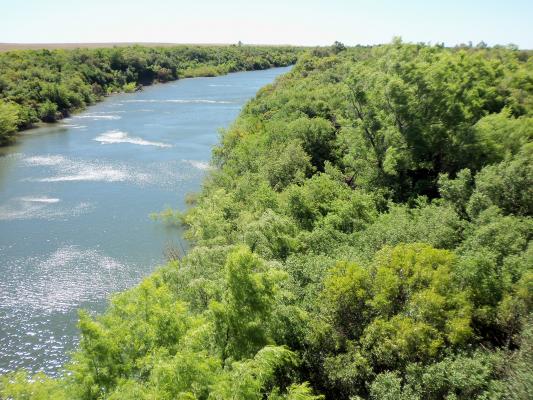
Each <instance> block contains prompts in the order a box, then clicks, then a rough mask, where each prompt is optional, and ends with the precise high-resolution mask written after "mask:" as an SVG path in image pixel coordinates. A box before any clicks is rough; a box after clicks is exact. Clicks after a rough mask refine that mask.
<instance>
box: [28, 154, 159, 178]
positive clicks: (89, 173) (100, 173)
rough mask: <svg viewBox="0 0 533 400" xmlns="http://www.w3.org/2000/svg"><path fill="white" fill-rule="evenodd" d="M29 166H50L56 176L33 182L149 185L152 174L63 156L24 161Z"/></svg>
mask: <svg viewBox="0 0 533 400" xmlns="http://www.w3.org/2000/svg"><path fill="white" fill-rule="evenodd" d="M23 162H24V163H25V164H26V165H29V166H34V167H35V166H49V167H51V168H52V170H53V171H54V172H55V175H53V176H48V177H45V178H29V179H26V180H29V181H32V182H75V181H93V182H125V181H128V182H134V183H139V184H142V183H147V182H149V181H150V174H147V173H144V172H140V171H138V170H135V169H134V168H131V167H129V166H127V165H122V164H114V163H109V162H102V161H99V160H90V161H86V160H76V159H70V158H66V157H63V156H59V155H58V156H55V155H49V156H35V157H27V158H25V159H23Z"/></svg>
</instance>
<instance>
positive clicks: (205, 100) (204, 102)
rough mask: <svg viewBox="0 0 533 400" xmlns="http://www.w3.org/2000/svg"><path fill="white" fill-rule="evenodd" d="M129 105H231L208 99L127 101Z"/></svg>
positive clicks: (224, 101) (229, 102)
mask: <svg viewBox="0 0 533 400" xmlns="http://www.w3.org/2000/svg"><path fill="white" fill-rule="evenodd" d="M125 101H126V102H127V103H179V104H231V103H232V102H231V101H226V100H207V99H162V100H157V99H138V100H125Z"/></svg>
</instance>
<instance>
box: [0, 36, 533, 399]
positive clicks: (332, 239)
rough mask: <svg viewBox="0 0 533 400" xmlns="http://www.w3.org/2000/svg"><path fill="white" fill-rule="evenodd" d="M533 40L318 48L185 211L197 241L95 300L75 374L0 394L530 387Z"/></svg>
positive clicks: (240, 132) (518, 392)
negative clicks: (100, 309)
mask: <svg viewBox="0 0 533 400" xmlns="http://www.w3.org/2000/svg"><path fill="white" fill-rule="evenodd" d="M243 48H246V47H243ZM532 56H533V54H531V52H527V51H525V52H522V51H519V50H516V49H512V48H502V47H495V48H487V47H486V46H477V47H476V48H455V49H449V48H444V47H443V46H440V45H438V46H428V45H423V44H416V45H415V44H403V43H401V42H400V41H398V40H396V41H394V42H393V43H391V44H388V45H381V46H375V47H360V46H359V47H354V48H347V47H345V46H344V45H342V44H341V43H336V44H335V45H334V46H333V47H331V48H319V49H310V50H308V51H306V52H304V53H301V54H300V55H299V57H298V62H297V64H296V65H295V67H294V68H293V69H292V71H291V72H290V73H288V74H286V75H284V76H281V77H280V78H278V79H277V80H276V81H275V82H274V83H273V84H271V85H268V86H266V87H264V88H262V89H261V90H260V91H259V92H258V94H257V96H256V98H255V99H253V100H252V101H250V102H249V103H248V104H247V105H246V107H245V108H244V110H243V111H242V113H241V115H240V116H239V118H238V119H237V120H236V121H235V122H234V124H233V125H232V126H231V127H230V128H229V129H227V130H226V131H224V132H223V134H222V137H221V143H220V145H219V146H218V147H217V148H216V149H215V150H214V153H213V162H212V163H213V166H214V167H215V168H214V169H213V170H212V171H211V172H210V174H209V176H208V177H207V179H206V181H205V182H204V186H203V188H202V191H201V193H199V194H198V195H197V196H196V197H195V200H194V204H193V206H192V207H191V208H190V209H189V210H187V211H186V212H184V213H167V214H168V218H171V219H172V218H175V219H177V220H178V222H180V223H182V224H184V225H185V226H186V227H187V233H186V235H187V238H188V240H189V241H190V242H191V244H192V247H191V250H190V252H189V253H188V254H187V256H186V257H184V258H183V259H182V260H179V261H178V260H173V261H171V262H169V264H168V265H166V266H164V267H162V268H161V269H160V270H158V271H157V272H156V273H154V274H153V275H152V276H150V277H148V278H146V279H145V281H143V282H142V283H141V284H140V285H139V286H137V287H135V288H133V289H131V290H129V291H126V292H125V293H122V294H118V295H116V296H115V297H114V299H113V301H112V303H111V305H110V307H109V309H108V311H107V312H106V313H105V314H104V315H101V316H96V317H93V316H89V315H88V314H86V313H82V314H80V325H79V326H80V329H81V344H80V349H79V350H78V351H77V352H76V353H75V354H74V356H73V359H72V362H71V364H69V365H68V366H67V367H66V370H65V373H64V375H62V376H61V377H59V378H56V379H50V378H46V377H44V376H42V375H38V376H36V377H33V379H31V380H28V376H27V375H25V374H24V373H16V374H12V375H6V376H5V377H3V378H2V380H1V381H0V396H4V397H7V398H11V397H13V398H34V399H38V398H62V397H63V398H74V399H76V398H79V399H119V398H120V399H129V398H131V399H133V398H135V399H154V398H158V399H176V398H179V399H321V398H326V399H346V400H349V399H376V400H377V399H404V400H407V399H409V400H415V399H420V400H422V399H435V400H437V399H439V400H440V399H465V400H466V399H469V400H470V399H479V400H481V399H526V398H530V397H531V395H532V393H531V387H532V386H531V382H532V380H533V371H532V369H531V346H532V337H533V336H532V329H533V323H532V321H533V320H532V315H531V313H532V311H533V253H532V248H533V247H532V246H531V238H532V235H533V220H532V208H533V206H532V204H533V197H532V192H531V190H532V189H531V188H532V187H533V185H532V181H531V179H532V176H533V174H532V172H533V171H532V170H531V168H532V160H531V155H532V147H531V146H532V144H531V138H532V135H533V131H532V128H533V126H532V123H531V118H533V103H532V99H533V96H532V94H533V93H532V92H533V85H532V82H533V68H532V66H533V57H532ZM120 60H122V59H120V58H119V60H117V61H116V62H117V63H118V62H119V61H120ZM114 62H115V61H114ZM120 62H123V63H124V64H122V65H128V66H130V65H134V64H135V63H134V60H132V59H128V61H120ZM124 68H125V70H126V71H127V70H128V68H129V67H124ZM0 110H1V108H0ZM11 112H12V113H13V115H15V112H14V111H13V110H12V111H11ZM13 118H15V117H13ZM12 120H14V119H12ZM0 121H1V119H0Z"/></svg>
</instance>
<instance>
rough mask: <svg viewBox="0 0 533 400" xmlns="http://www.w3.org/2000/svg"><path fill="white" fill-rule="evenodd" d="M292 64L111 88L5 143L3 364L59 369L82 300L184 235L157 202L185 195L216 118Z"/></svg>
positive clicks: (0, 285) (150, 263) (231, 115)
mask: <svg viewBox="0 0 533 400" xmlns="http://www.w3.org/2000/svg"><path fill="white" fill-rule="evenodd" d="M286 71H287V69H286V68H278V69H272V70H267V71H257V72H245V73H236V74H231V75H227V76H222V77H216V78H195V79H187V80H183V81H178V82H173V83H168V84H165V85H155V86H152V87H148V88H146V89H145V90H143V91H142V92H137V93H132V94H122V95H117V96H113V97H111V98H108V99H106V101H104V102H102V103H99V104H97V105H95V106H93V107H90V109H88V110H87V111H86V112H84V113H81V114H79V115H75V116H72V117H71V118H68V119H66V120H64V121H62V122H61V123H59V124H55V125H50V126H46V127H43V128H39V129H34V130H30V131H27V132H25V133H24V134H23V135H22V136H21V138H20V140H19V141H18V143H16V144H15V145H13V146H10V147H8V148H3V149H0V256H1V257H0V274H1V275H0V276H1V278H2V279H0V373H2V372H7V371H12V370H14V369H16V368H20V367H24V368H28V369H30V370H32V371H38V370H42V371H45V372H48V373H52V374H54V373H57V371H58V370H59V369H60V368H61V366H62V365H63V364H64V362H65V361H66V359H67V355H66V354H67V352H68V351H71V350H72V349H74V348H75V346H76V343H77V332H76V328H75V326H76V321H77V310H78V309H79V308H80V307H82V308H87V309H89V310H92V311H96V312H99V311H102V310H103V309H104V307H105V303H106V299H108V298H109V296H110V295H111V294H112V293H115V292H117V291H120V290H124V289H126V288H128V287H131V286H132V285H134V284H135V283H136V282H138V281H139V280H140V279H141V278H142V277H143V276H145V275H146V274H148V273H149V272H150V271H152V270H153V269H154V268H155V267H156V266H157V265H158V264H161V263H162V262H163V261H164V259H163V252H164V249H165V248H166V247H167V246H179V245H180V243H179V241H180V232H178V231H175V230H168V229H166V228H165V227H163V226H161V225H159V224H157V223H154V222H153V221H152V220H151V219H150V218H149V214H150V213H151V212H154V211H159V210H162V209H164V208H166V207H169V206H172V207H178V208H182V209H183V208H184V207H185V203H184V199H185V195H186V194H187V193H189V192H192V191H197V190H198V189H199V188H200V184H201V181H202V178H203V176H204V175H205V173H206V171H208V170H209V168H210V166H209V159H210V155H211V149H212V146H213V145H214V144H216V142H217V139H218V133H217V131H218V128H220V127H224V126H227V125H229V124H230V123H231V121H232V120H233V119H235V117H236V116H237V114H238V112H239V109H240V108H241V107H242V105H243V104H244V103H245V102H246V101H247V100H248V99H250V98H251V97H252V96H253V95H254V94H255V92H256V91H257V89H258V88H260V87H261V86H264V85H265V84H267V83H269V82H271V81H272V80H274V78H275V77H276V76H277V75H279V74H280V73H283V72H286Z"/></svg>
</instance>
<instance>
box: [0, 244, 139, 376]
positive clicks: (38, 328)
mask: <svg viewBox="0 0 533 400" xmlns="http://www.w3.org/2000/svg"><path fill="white" fill-rule="evenodd" d="M5 267H6V268H7V270H6V273H7V274H8V275H9V276H12V277H13V279H10V280H9V281H5V280H1V281H0V324H1V327H2V329H1V330H0V373H3V372H7V371H11V370H14V369H16V368H17V367H20V366H26V367H29V368H32V367H33V366H34V365H39V366H42V368H43V370H45V371H47V372H51V371H57V368H58V366H60V365H62V364H63V363H64V362H65V360H66V358H67V355H66V350H70V349H73V348H74V347H75V346H76V344H77V338H76V331H75V329H73V326H74V323H73V321H75V320H76V318H77V311H76V310H77V309H78V308H79V307H87V306H90V305H91V304H100V303H102V302H103V301H104V300H102V299H106V298H108V297H109V296H110V295H111V294H112V293H115V292H117V291H121V290H124V289H125V288H128V287H131V286H133V285H135V283H136V282H138V281H139V279H140V277H141V276H142V270H141V269H140V268H136V267H135V266H132V265H128V264H126V263H123V262H120V261H118V260H116V259H115V258H113V257H109V256H107V255H105V254H103V253H102V252H100V251H98V250H96V249H84V248H81V247H79V246H74V245H69V246H62V247H60V248H58V249H56V250H55V251H53V252H52V253H50V254H48V255H47V256H45V257H43V258H42V259H40V258H37V257H26V258H18V259H11V260H10V261H8V263H7V265H6V266H5ZM13 349H17V351H16V353H14V352H13Z"/></svg>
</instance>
